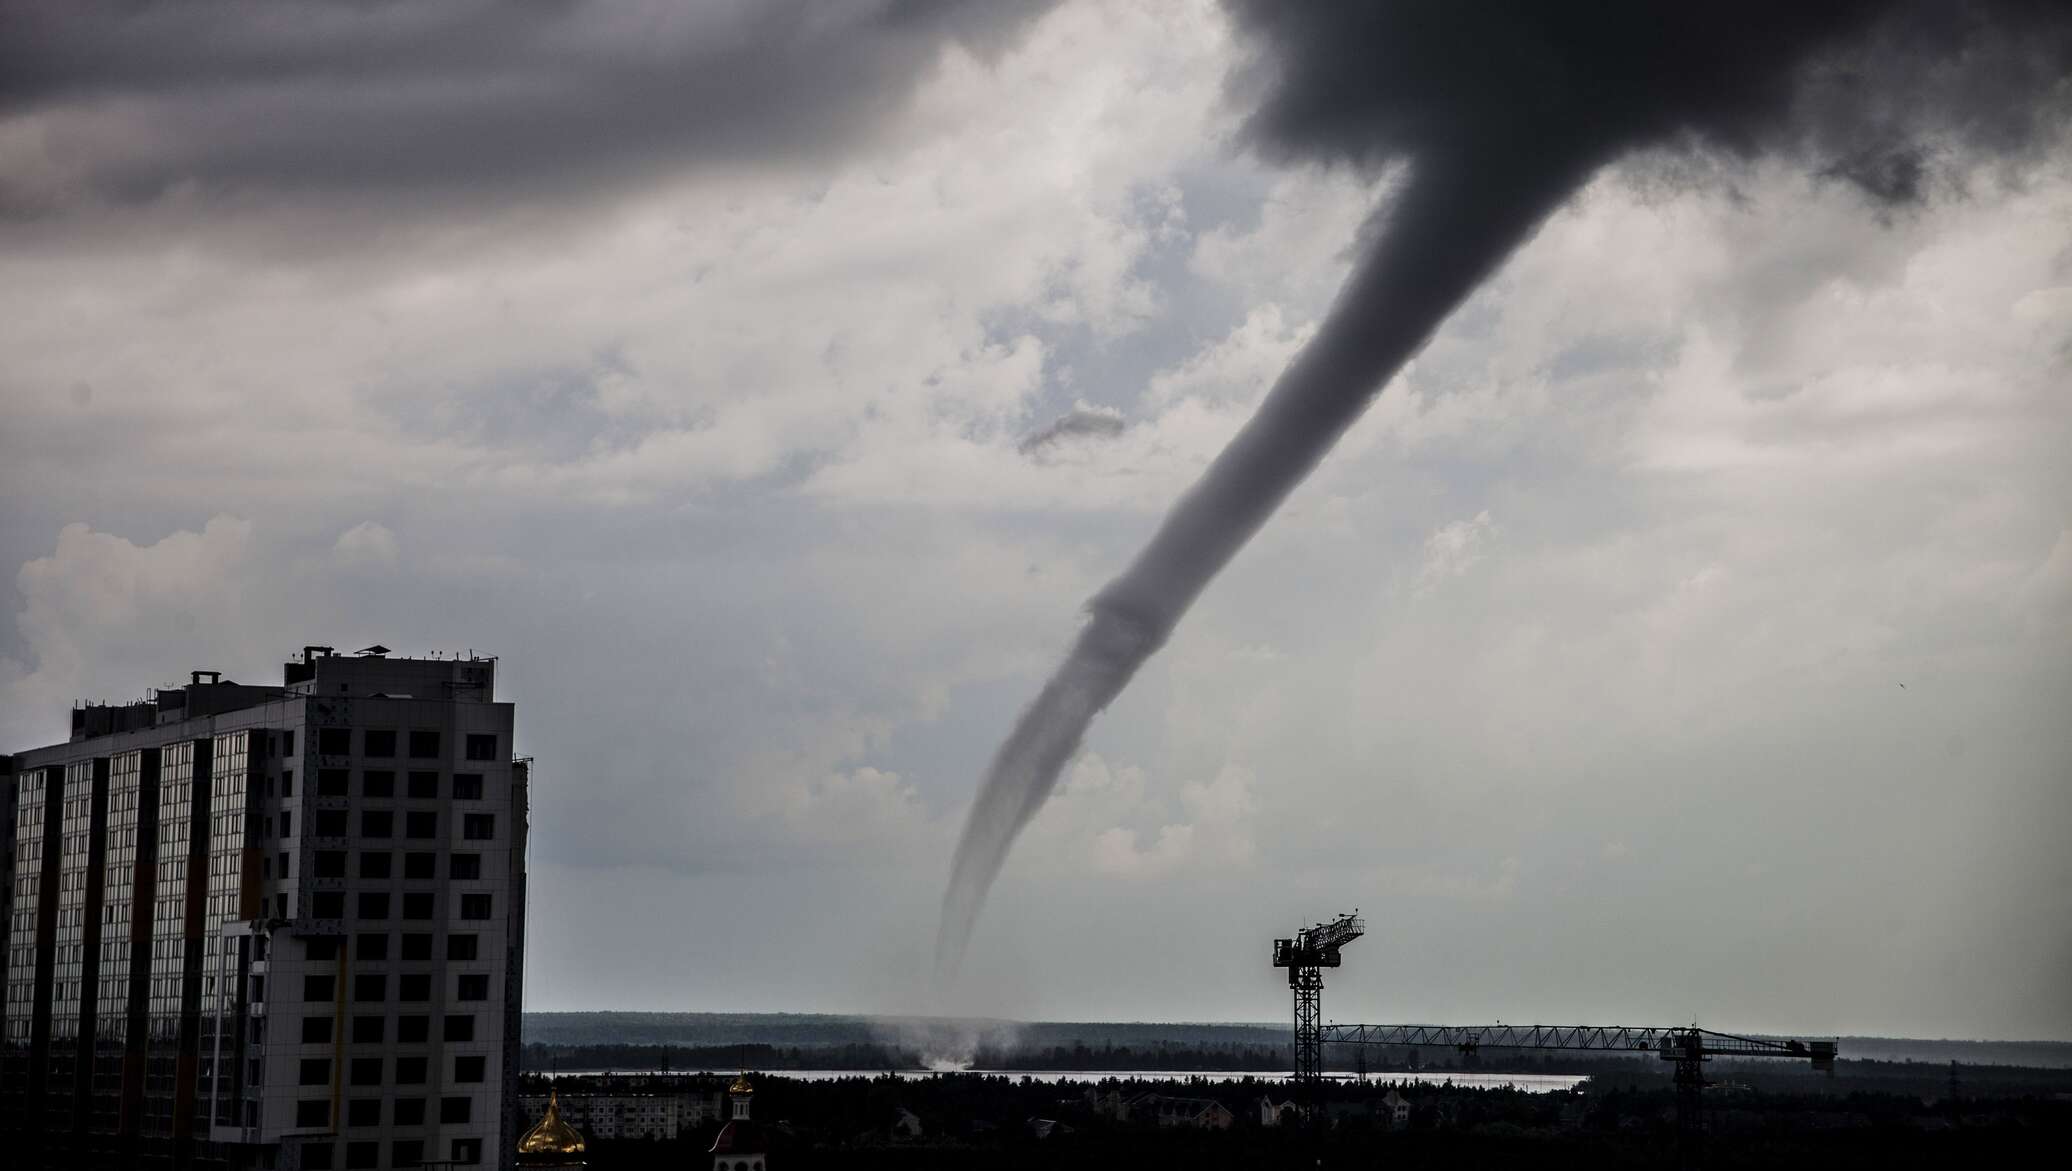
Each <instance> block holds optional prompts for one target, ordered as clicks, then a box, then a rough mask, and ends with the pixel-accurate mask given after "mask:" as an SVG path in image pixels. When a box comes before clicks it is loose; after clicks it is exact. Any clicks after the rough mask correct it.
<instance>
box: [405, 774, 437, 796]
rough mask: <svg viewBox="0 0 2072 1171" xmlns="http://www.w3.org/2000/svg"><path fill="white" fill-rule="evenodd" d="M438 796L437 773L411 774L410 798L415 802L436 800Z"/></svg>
mask: <svg viewBox="0 0 2072 1171" xmlns="http://www.w3.org/2000/svg"><path fill="white" fill-rule="evenodd" d="M438 796H439V774H438V773H411V774H410V797H411V799H412V800H415V801H429V800H436V799H437V798H438Z"/></svg>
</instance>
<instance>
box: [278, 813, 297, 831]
mask: <svg viewBox="0 0 2072 1171" xmlns="http://www.w3.org/2000/svg"><path fill="white" fill-rule="evenodd" d="M281 836H282V837H284V838H292V837H294V836H295V811H294V810H292V809H283V810H281Z"/></svg>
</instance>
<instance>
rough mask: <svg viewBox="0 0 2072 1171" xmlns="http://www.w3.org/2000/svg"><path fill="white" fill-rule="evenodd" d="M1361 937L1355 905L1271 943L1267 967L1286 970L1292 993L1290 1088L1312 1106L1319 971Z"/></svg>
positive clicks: (1319, 1069) (1319, 1073) (1319, 1075)
mask: <svg viewBox="0 0 2072 1171" xmlns="http://www.w3.org/2000/svg"><path fill="white" fill-rule="evenodd" d="M1366 933H1367V922H1366V920H1364V919H1362V918H1360V914H1359V909H1358V908H1357V907H1356V908H1354V910H1353V913H1352V914H1350V915H1340V916H1339V917H1338V918H1336V919H1333V920H1331V921H1330V922H1328V923H1316V924H1312V925H1311V926H1308V927H1305V928H1303V929H1302V930H1300V931H1297V932H1296V933H1295V934H1294V935H1293V936H1292V937H1290V938H1287V939H1276V940H1274V941H1273V966H1274V967H1276V968H1286V969H1288V987H1289V988H1291V989H1293V990H1294V993H1295V1085H1296V1088H1297V1089H1298V1090H1299V1091H1300V1092H1301V1093H1302V1095H1303V1097H1304V1099H1305V1102H1306V1103H1307V1104H1314V1102H1315V1100H1316V1092H1317V1087H1318V1086H1319V1085H1320V1084H1321V1083H1322V1081H1323V1078H1324V1050H1323V1039H1322V1033H1321V1031H1320V1030H1321V1028H1322V1024H1323V1016H1322V1012H1323V993H1324V971H1323V970H1324V969H1325V968H1335V967H1338V966H1339V965H1340V964H1341V963H1343V962H1344V961H1343V960H1342V959H1341V958H1340V957H1339V954H1338V950H1339V949H1340V948H1342V947H1344V946H1345V945H1346V944H1348V943H1351V942H1352V941H1353V940H1355V939H1358V938H1359V937H1360V936H1362V935H1365V934H1366Z"/></svg>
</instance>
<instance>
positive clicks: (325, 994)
mask: <svg viewBox="0 0 2072 1171" xmlns="http://www.w3.org/2000/svg"><path fill="white" fill-rule="evenodd" d="M337 991H338V985H337V983H336V982H335V981H334V979H333V978H332V977H330V976H304V977H303V978H302V999H304V1000H318V1001H323V1000H329V999H331V998H332V996H334V995H335V994H336V993H337Z"/></svg>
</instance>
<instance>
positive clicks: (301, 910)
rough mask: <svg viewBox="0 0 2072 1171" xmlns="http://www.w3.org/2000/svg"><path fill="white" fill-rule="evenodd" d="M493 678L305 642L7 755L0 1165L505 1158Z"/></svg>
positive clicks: (85, 720) (513, 1026)
mask: <svg viewBox="0 0 2072 1171" xmlns="http://www.w3.org/2000/svg"><path fill="white" fill-rule="evenodd" d="M495 669H496V665H495V662H494V660H490V659H480V658H474V657H468V658H463V659H444V658H442V659H405V658H390V657H388V655H387V652H386V651H385V650H383V649H382V648H372V650H371V651H369V652H362V653H361V654H359V655H355V656H350V657H347V656H339V655H335V654H333V653H331V651H330V648H328V647H306V648H304V650H303V653H302V655H301V657H300V659H299V660H298V661H292V662H289V663H288V664H287V666H286V669H285V679H284V681H283V682H282V683H281V684H280V685H278V686H249V685H243V684H238V683H232V682H227V681H225V680H223V679H222V678H221V677H220V676H219V675H216V674H214V673H212V672H203V671H197V672H195V673H194V674H193V676H192V679H191V683H190V684H189V685H188V686H186V687H181V688H169V689H166V690H162V691H159V692H158V693H157V694H156V696H155V697H154V698H153V699H151V700H148V701H145V702H141V703H135V704H126V705H98V704H96V705H83V706H81V707H78V708H76V709H74V711H73V712H72V736H71V739H70V740H69V741H68V742H66V743H63V744H56V745H52V746H50V747H47V748H35V749H31V750H29V751H26V752H19V753H15V754H13V755H12V756H4V757H0V798H4V801H5V810H6V818H5V820H6V825H5V826H4V827H0V863H4V865H5V867H6V870H5V874H6V878H7V883H6V888H5V891H4V893H0V912H4V919H0V931H4V935H0V957H4V962H5V967H4V969H0V985H4V996H5V999H4V1003H0V1009H4V1013H0V1149H4V1150H5V1151H6V1152H7V1154H8V1165H9V1166H10V1167H23V1168H29V1167H63V1168H73V1167H121V1168H128V1167H154V1166H157V1167H167V1168H182V1167H190V1166H192V1167H206V1168H225V1169H230V1168H283V1169H286V1168H317V1169H323V1168H370V1169H371V1168H384V1169H385V1168H402V1167H417V1166H420V1165H432V1164H435V1165H439V1166H477V1165H480V1166H489V1167H498V1166H508V1165H509V1164H510V1163H511V1160H512V1155H511V1151H512V1150H513V1145H514V1143H515V1141H516V1138H517V1135H518V1133H519V1131H520V1129H521V1127H522V1124H523V1122H524V1121H526V1120H523V1119H522V1118H521V1115H520V1112H519V1110H520V1106H519V1100H518V1094H517V1076H518V1046H519V1035H518V1028H519V1003H520V994H521V991H522V989H521V978H522V974H523V956H524V922H525V835H526V809H527V784H528V781H529V767H528V763H527V762H526V761H525V760H523V759H515V758H514V757H513V754H512V742H511V731H512V706H511V705H510V704H508V703H498V702H496V700H495V698H494V683H495Z"/></svg>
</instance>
